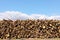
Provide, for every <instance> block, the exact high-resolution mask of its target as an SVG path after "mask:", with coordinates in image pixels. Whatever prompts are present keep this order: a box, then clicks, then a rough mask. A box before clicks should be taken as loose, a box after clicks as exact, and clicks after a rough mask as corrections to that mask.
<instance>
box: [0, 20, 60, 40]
mask: <svg viewBox="0 0 60 40" xmlns="http://www.w3.org/2000/svg"><path fill="white" fill-rule="evenodd" d="M0 38H1V39H6V38H13V39H20V38H60V20H16V21H12V20H2V21H0Z"/></svg>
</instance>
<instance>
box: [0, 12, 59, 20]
mask: <svg viewBox="0 0 60 40" xmlns="http://www.w3.org/2000/svg"><path fill="white" fill-rule="evenodd" d="M2 19H6V20H8V19H11V20H17V19H20V20H25V19H54V20H60V16H47V15H41V14H31V15H27V14H25V13H22V12H18V11H6V12H0V20H2Z"/></svg>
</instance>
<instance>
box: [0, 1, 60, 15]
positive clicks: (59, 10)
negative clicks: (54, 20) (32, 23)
mask: <svg viewBox="0 0 60 40" xmlns="http://www.w3.org/2000/svg"><path fill="white" fill-rule="evenodd" d="M4 11H19V12H23V13H27V14H33V13H35V14H37V13H38V14H45V15H49V16H50V15H60V0H0V12H4Z"/></svg>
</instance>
